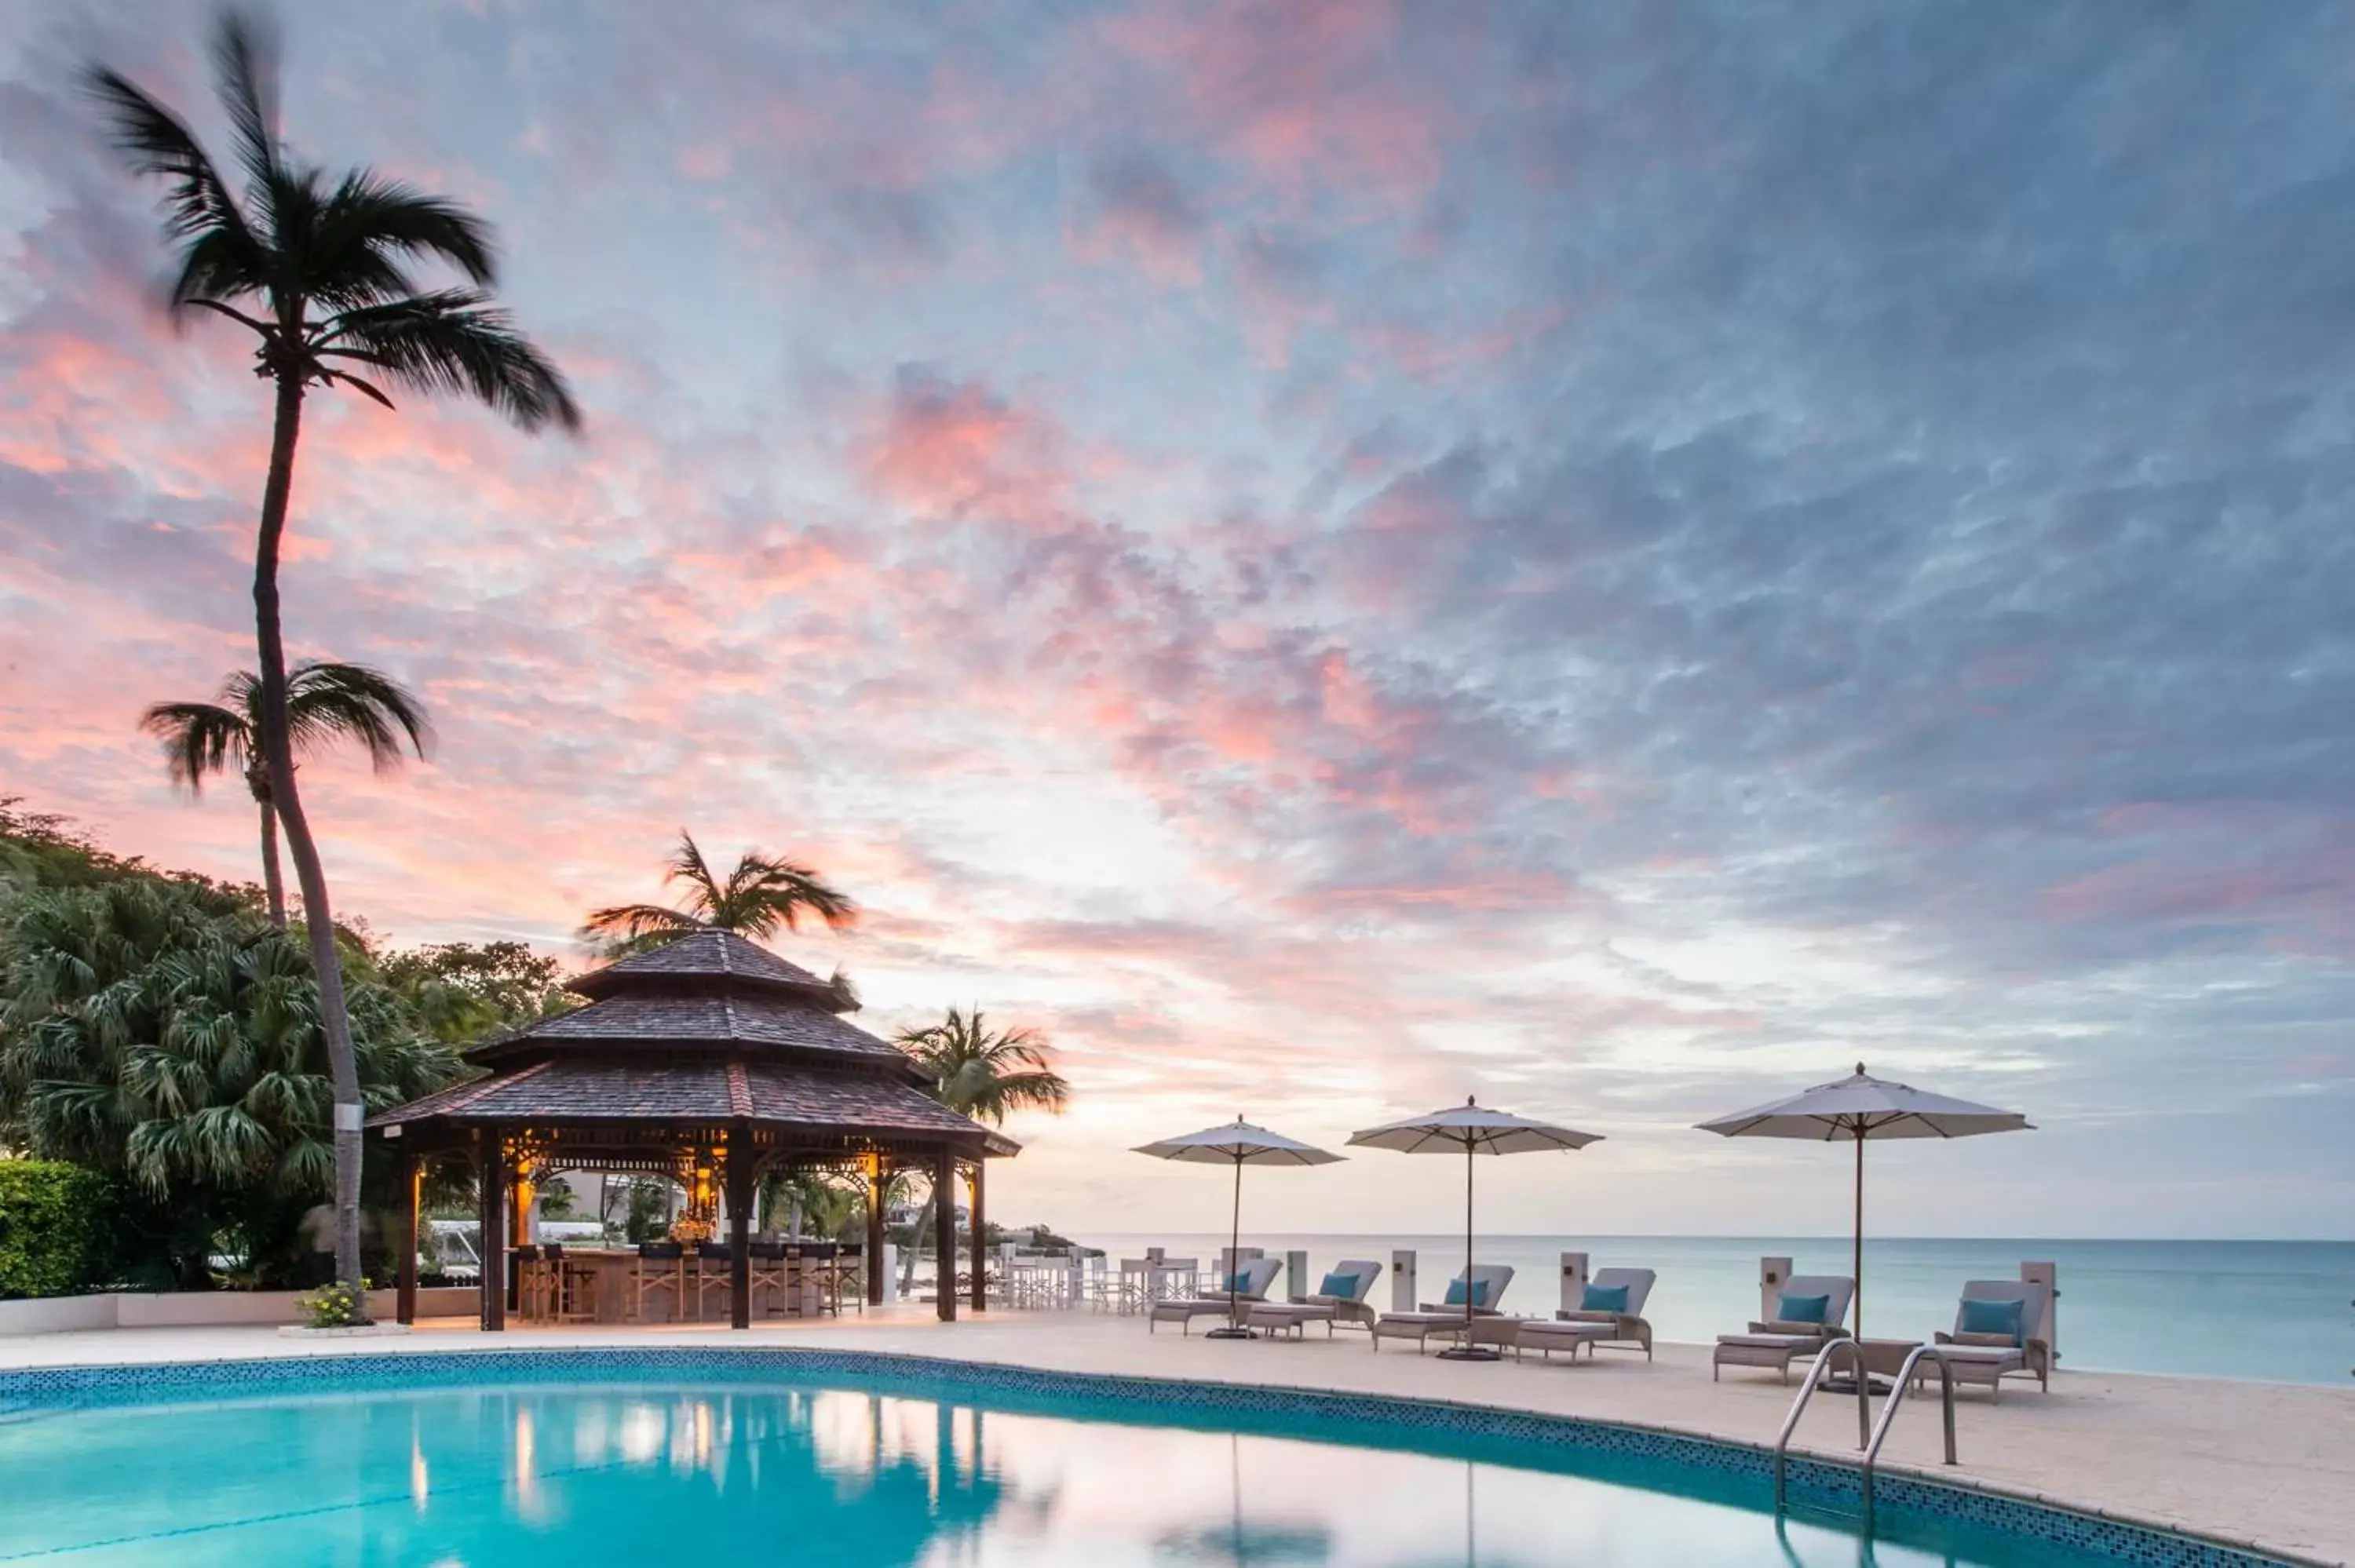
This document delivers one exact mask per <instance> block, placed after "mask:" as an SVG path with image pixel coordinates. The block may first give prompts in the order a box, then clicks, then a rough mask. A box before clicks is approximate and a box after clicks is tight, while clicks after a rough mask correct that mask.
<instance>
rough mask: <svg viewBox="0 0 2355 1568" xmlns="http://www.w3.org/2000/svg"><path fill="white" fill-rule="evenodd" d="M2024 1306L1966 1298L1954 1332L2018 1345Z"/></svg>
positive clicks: (2015, 1303)
mask: <svg viewBox="0 0 2355 1568" xmlns="http://www.w3.org/2000/svg"><path fill="white" fill-rule="evenodd" d="M1785 1299H1787V1298H1785ZM2026 1305H2027V1303H2025V1302H2022V1301H1981V1300H1973V1299H1970V1298H1965V1300H1964V1302H1963V1310H1962V1319H1961V1321H1959V1322H1958V1323H1956V1324H1955V1332H1957V1333H1963V1334H2001V1335H2004V1336H2005V1337H2006V1338H2007V1339H2008V1340H2009V1341H2010V1342H2011V1343H2012V1344H2014V1345H2017V1344H2019V1319H2020V1309H2021V1308H2023V1307H2025V1306H2026Z"/></svg>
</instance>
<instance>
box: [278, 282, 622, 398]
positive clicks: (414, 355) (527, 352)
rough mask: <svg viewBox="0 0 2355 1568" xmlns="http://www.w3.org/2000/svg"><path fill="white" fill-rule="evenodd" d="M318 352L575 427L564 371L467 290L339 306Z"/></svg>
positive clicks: (428, 388) (410, 383)
mask: <svg viewBox="0 0 2355 1568" xmlns="http://www.w3.org/2000/svg"><path fill="white" fill-rule="evenodd" d="M319 343H320V344H321V346H320V348H319V350H318V353H319V354H320V355H321V356H322V357H324V358H346V359H354V360H357V361H358V362H360V363H361V364H364V365H373V366H376V367H377V368H378V369H379V370H381V371H382V372H384V374H385V375H386V376H389V377H390V378H391V379H393V380H395V381H398V382H400V383H401V384H402V385H404V386H407V387H414V388H415V389H417V390H418V391H420V392H426V393H439V392H457V393H463V394H465V395H468V396H471V397H475V398H477V399H479V400H480V401H482V402H483V403H485V404H487V405H488V406H489V407H490V408H493V409H495V410H496V411H497V412H498V413H499V414H500V415H502V416H503V417H505V418H506V419H507V420H509V421H510V422H511V423H513V424H515V425H516V426H517V427H518V428H519V429H525V430H537V429H540V428H541V427H542V426H545V425H549V424H554V425H557V426H559V427H561V428H562V429H567V430H578V429H580V428H581V409H580V407H579V405H577V404H575V403H574V402H573V400H572V392H571V389H570V387H567V386H566V385H565V381H564V376H563V373H562V372H560V371H559V370H558V369H557V368H556V366H555V365H554V364H553V363H552V362H550V361H549V358H548V357H547V356H546V355H543V354H541V353H540V352H539V350H538V348H537V347H535V346H534V345H533V344H532V342H531V340H530V339H529V338H527V337H525V336H524V335H523V334H521V333H519V332H517V330H516V329H515V325H514V322H513V318H511V317H510V316H509V315H508V314H507V313H506V311H504V310H501V309H499V308H498V307H497V306H496V305H494V304H492V303H491V302H490V301H489V297H488V296H487V295H485V294H482V293H478V292H476V291H473V290H471V289H443V290H439V291H434V292H432V293H425V294H419V295H416V296H414V297H413V298H410V299H403V300H392V301H388V302H385V303H382V304H377V305H366V306H361V307H359V308H357V309H352V310H346V311H344V312H342V313H339V314H337V315H336V316H334V317H332V318H330V319H329V321H328V323H327V325H326V330H325V332H324V333H323V334H322V335H321V336H320V338H319Z"/></svg>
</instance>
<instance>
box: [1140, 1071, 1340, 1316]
mask: <svg viewBox="0 0 2355 1568" xmlns="http://www.w3.org/2000/svg"><path fill="white" fill-rule="evenodd" d="M1135 1152H1136V1153H1138V1154H1150V1155H1152V1156H1153V1157H1154V1158H1155V1159H1156V1160H1178V1161H1180V1162H1181V1163H1184V1164H1188V1165H1231V1166H1233V1167H1234V1168H1235V1206H1234V1216H1233V1226H1232V1233H1231V1240H1230V1242H1229V1245H1228V1247H1227V1326H1226V1327H1225V1328H1223V1329H1213V1330H1210V1334H1211V1337H1212V1338H1215V1339H1226V1340H1248V1339H1250V1338H1251V1337H1252V1331H1251V1330H1249V1329H1246V1328H1244V1327H1243V1326H1242V1320H1241V1298H1240V1293H1239V1290H1238V1287H1237V1284H1236V1276H1238V1275H1239V1274H1241V1272H1242V1270H1241V1268H1240V1267H1239V1266H1238V1260H1237V1258H1236V1256H1235V1255H1236V1254H1237V1253H1238V1252H1240V1251H1241V1250H1242V1239H1243V1167H1244V1166H1246V1165H1333V1164H1337V1163H1338V1162H1339V1161H1341V1160H1346V1159H1348V1155H1346V1154H1332V1153H1328V1152H1327V1151H1326V1150H1322V1149H1318V1148H1316V1146H1315V1145H1313V1144H1307V1143H1303V1142H1301V1141H1300V1140H1299V1139H1294V1138H1286V1137H1284V1135H1283V1134H1282V1133H1280V1132H1270V1131H1269V1130H1268V1129H1267V1128H1263V1127H1253V1126H1252V1124H1251V1123H1249V1122H1247V1121H1245V1120H1244V1119H1243V1118H1241V1117H1237V1118H1235V1119H1234V1120H1232V1121H1231V1122H1228V1123H1226V1124H1225V1125H1223V1126H1220V1127H1206V1128H1203V1129H1202V1130H1201V1131H1199V1132H1188V1133H1184V1134H1181V1135H1179V1136H1178V1137H1177V1138H1165V1139H1161V1140H1160V1141H1159V1142H1157V1143H1143V1144H1139V1145H1138V1146H1137V1147H1136V1149H1135Z"/></svg>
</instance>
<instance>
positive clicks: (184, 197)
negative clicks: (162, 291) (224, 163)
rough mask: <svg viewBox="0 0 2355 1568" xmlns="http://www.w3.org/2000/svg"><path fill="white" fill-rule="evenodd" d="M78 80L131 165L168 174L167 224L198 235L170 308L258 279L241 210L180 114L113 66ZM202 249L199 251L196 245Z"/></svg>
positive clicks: (254, 244) (255, 250) (183, 236)
mask: <svg viewBox="0 0 2355 1568" xmlns="http://www.w3.org/2000/svg"><path fill="white" fill-rule="evenodd" d="M83 87H84V89H85V90H87V91H88V92H89V94H90V95H91V97H92V98H94V99H96V100H97V101H98V103H99V106H100V108H101V111H102V112H103V113H104V114H105V116H106V119H107V122H108V129H109V132H110V133H111V136H112V141H113V143H114V146H115V150H116V151H117V152H120V153H121V154H123V158H124V161H125V162H127V163H128V164H130V165H131V169H132V172H133V173H134V174H139V175H154V176H155V177H156V178H158V179H161V180H164V181H165V182H166V188H165V195H164V211H165V218H164V227H165V232H166V233H168V234H169V235H170V236H171V237H172V238H174V239H176V240H190V241H197V242H198V243H197V245H194V246H192V247H191V254H190V256H189V257H188V258H187V259H186V261H185V262H184V265H183V267H182V270H181V277H180V280H179V281H178V282H177V283H176V284H175V285H174V289H173V293H172V302H173V304H174V306H175V307H176V308H177V307H178V306H181V305H184V304H185V303H186V302H187V301H189V300H192V299H197V298H209V297H230V296H234V295H236V294H239V293H244V292H249V291H252V290H255V289H258V288H261V287H262V286H264V283H265V281H266V280H267V279H268V276H269V271H270V269H269V265H268V262H267V260H266V258H265V257H264V254H263V251H262V247H261V243H260V242H259V240H257V239H256V238H255V236H254V233H253V230H252V227H251V226H250V224H249V223H248V222H247V221H246V217H245V212H244V210H243V209H242V208H241V207H239V205H238V203H237V198H236V197H235V196H233V195H232V194H231V193H230V191H229V185H228V184H227V183H226V182H225V181H223V180H222V178H221V177H220V173H219V171H218V170H217V169H215V168H214V167H213V162H212V159H211V158H209V157H208V156H207V155H206V154H205V150H204V147H203V145H202V144H201V143H198V142H197V138H196V133H195V132H192V131H190V130H189V129H188V127H187V126H186V123H185V122H182V121H181V119H180V117H179V116H178V115H176V114H174V113H173V112H172V111H170V110H168V109H166V108H165V107H164V106H163V105H162V104H160V103H158V102H156V101H155V100H154V99H153V98H150V97H148V96H147V94H146V93H145V92H144V91H143V90H141V89H140V88H139V87H138V86H137V84H135V83H133V81H132V80H131V79H129V78H127V77H125V76H123V75H122V74H121V73H120V72H118V71H114V70H110V69H107V68H105V67H103V66H92V67H91V68H90V69H89V70H87V71H86V72H85V73H84V74H83ZM199 249H200V250H201V251H202V253H203V254H202V257H201V259H199V258H198V257H197V255H196V254H195V252H196V251H197V250H199Z"/></svg>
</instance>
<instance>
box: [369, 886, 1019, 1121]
mask: <svg viewBox="0 0 2355 1568" xmlns="http://www.w3.org/2000/svg"><path fill="white" fill-rule="evenodd" d="M569 989H570V990H571V991H574V992H576V993H578V994H580V995H581V996H585V997H588V998H590V999H591V1001H590V1002H589V1005H588V1006H586V1007H582V1008H578V1009H575V1010H574V1011H572V1012H559V1013H554V1014H551V1015H550V1016H549V1017H546V1018H541V1019H537V1020H535V1021H533V1022H530V1023H527V1024H526V1025H524V1026H523V1027H522V1028H520V1029H517V1030H515V1031H513V1032H512V1033H507V1034H505V1035H502V1036H500V1037H499V1038H498V1039H496V1040H492V1041H487V1042H485V1044H481V1045H477V1046H475V1047H474V1049H472V1050H471V1051H469V1052H467V1053H466V1055H467V1058H468V1059H469V1060H470V1061H473V1062H474V1063H475V1064H476V1065H480V1066H483V1067H485V1068H487V1069H489V1075H487V1076H485V1077H482V1078H478V1079H476V1080H474V1082H472V1083H466V1084H458V1085H454V1086H452V1087H450V1088H446V1089H442V1090H441V1091H439V1092H438V1093H435V1094H432V1095H428V1096H426V1097H424V1098H422V1099H418V1100H412V1101H411V1102H410V1103H409V1104H408V1105H405V1106H400V1107H396V1108H394V1109H392V1110H389V1111H385V1112H382V1113H380V1114H379V1115H378V1116H376V1117H373V1118H370V1119H369V1123H368V1125H369V1126H371V1127H374V1128H406V1127H408V1126H409V1125H410V1124H411V1123H424V1124H428V1125H429V1128H430V1127H431V1126H432V1125H433V1124H438V1125H439V1127H440V1128H442V1129H444V1131H447V1130H451V1129H455V1128H463V1127H474V1126H495V1125H499V1124H506V1123H514V1124H526V1125H549V1124H570V1125H577V1126H606V1127H611V1126H613V1125H616V1124H627V1125H631V1126H634V1127H641V1128H643V1127H645V1126H646V1125H647V1124H653V1123H673V1124H682V1125H688V1126H693V1125H698V1124H707V1125H708V1124H711V1123H722V1122H744V1123H752V1124H757V1125H762V1126H767V1127H772V1128H777V1129H780V1131H781V1132H782V1133H786V1134H790V1133H792V1132H794V1131H816V1132H822V1133H829V1134H830V1133H837V1132H838V1133H844V1134H851V1135H872V1136H875V1137H879V1138H886V1139H889V1138H893V1137H902V1136H904V1137H907V1138H911V1139H917V1140H919V1141H920V1142H932V1141H935V1140H938V1139H942V1138H943V1137H946V1138H950V1139H955V1140H956V1141H957V1142H958V1143H960V1144H965V1145H967V1146H972V1145H978V1146H979V1147H981V1148H982V1149H983V1150H986V1151H987V1152H989V1153H991V1154H1011V1153H1013V1152H1015V1150H1017V1149H1018V1147H1019V1146H1018V1145H1017V1144H1015V1143H1013V1142H1012V1141H1010V1140H1009V1139H1007V1138H1005V1137H1004V1136H1003V1135H1002V1134H999V1133H996V1132H992V1131H990V1130H988V1129H987V1128H983V1127H981V1126H979V1125H978V1124H976V1123H975V1122H974V1121H973V1120H971V1119H970V1118H965V1117H962V1116H959V1115H958V1114H956V1113H955V1112H954V1111H952V1110H949V1109H948V1108H946V1107H943V1106H942V1105H940V1104H939V1103H938V1102H936V1101H934V1100H933V1099H932V1098H931V1097H928V1096H926V1095H925V1094H924V1093H923V1091H922V1087H921V1086H922V1083H923V1074H922V1069H920V1068H919V1067H918V1066H917V1065H915V1063H914V1062H913V1061H911V1060H910V1058H909V1057H908V1055H907V1054H906V1053H905V1052H903V1051H900V1050H899V1049H898V1048H897V1047H895V1046H892V1045H890V1044H886V1043H885V1042H883V1041H881V1040H879V1039H877V1038H876V1037H875V1036H874V1035H872V1034H869V1033H867V1032H866V1031H865V1030H863V1029H861V1028H859V1027H858V1025H857V1024H854V1023H852V1022H849V1021H848V1020H847V1019H845V1018H843V1017H840V1016H839V1014H841V1013H842V1012H847V1011H849V1009H850V1007H851V1005H852V1003H851V1002H850V1001H849V999H848V997H847V994H846V992H845V991H843V989H842V988H841V987H838V986H837V985H834V984H832V983H829V982H828V981H826V980H819V979H818V978H817V977H816V976H815V975H814V974H812V973H810V971H809V970H807V969H803V968H801V967H800V966H799V965H796V964H793V963H789V962H787V961H786V960H785V959H781V958H779V957H777V956H776V955H775V954H774V953H771V952H768V951H766V950H764V949H763V948H758V947H756V946H754V945H753V944H752V943H751V942H748V941H746V940H745V939H744V938H741V937H740V936H737V935H736V934H735V933H733V932H730V931H698V932H695V933H693V934H691V935H689V936H686V937H682V938H679V939H677V941H674V942H669V943H666V944H665V945H664V946H662V947H659V948H654V949H652V950H651V951H648V952H645V953H640V954H637V955H635V956H634V957H632V958H627V959H622V960H621V961H619V962H617V963H613V964H608V965H606V966H605V967H604V968H603V969H596V970H593V971H591V973H589V974H585V975H582V976H581V977H580V978H579V979H578V980H573V981H572V982H571V983H570V988H569Z"/></svg>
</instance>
